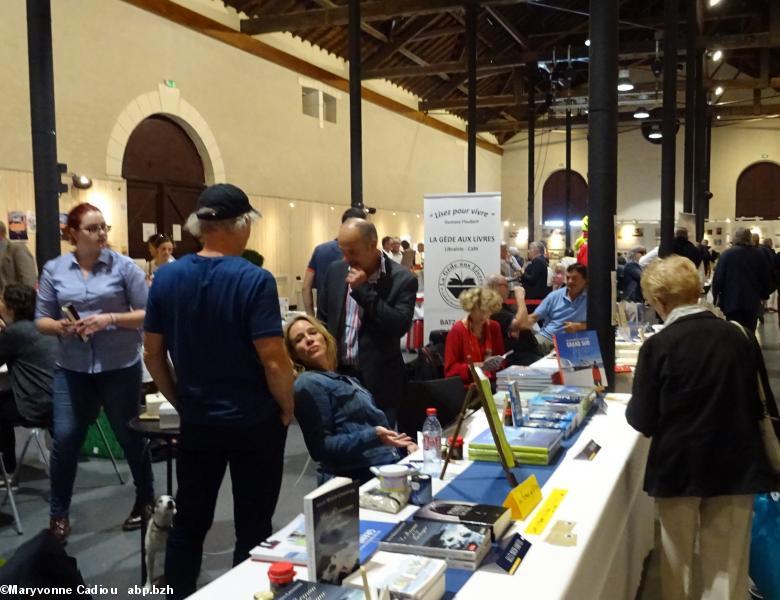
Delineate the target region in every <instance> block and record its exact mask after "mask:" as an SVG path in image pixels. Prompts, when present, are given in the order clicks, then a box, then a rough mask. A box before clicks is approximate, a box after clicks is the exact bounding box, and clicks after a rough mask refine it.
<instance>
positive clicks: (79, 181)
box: [71, 173, 92, 190]
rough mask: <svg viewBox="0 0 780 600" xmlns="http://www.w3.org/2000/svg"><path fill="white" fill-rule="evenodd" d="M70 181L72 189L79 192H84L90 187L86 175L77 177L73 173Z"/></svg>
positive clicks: (90, 184) (90, 181)
mask: <svg viewBox="0 0 780 600" xmlns="http://www.w3.org/2000/svg"><path fill="white" fill-rule="evenodd" d="M71 179H72V180H73V187H76V188H78V189H80V190H86V189H89V188H91V187H92V180H91V179H90V178H89V177H87V176H86V175H77V174H76V173H74V174H73V176H72V177H71Z"/></svg>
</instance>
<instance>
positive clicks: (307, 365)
mask: <svg viewBox="0 0 780 600" xmlns="http://www.w3.org/2000/svg"><path fill="white" fill-rule="evenodd" d="M284 342H285V346H286V347H287V352H288V354H289V355H290V358H292V360H293V363H295V365H296V367H297V368H298V370H299V371H300V373H299V375H298V377H297V378H296V380H295V386H294V394H295V417H296V419H298V423H299V424H300V426H301V431H302V432H303V439H304V441H305V442H306V448H307V449H308V450H309V454H311V457H312V458H313V459H314V460H316V461H317V462H319V483H322V482H324V481H327V480H328V479H330V478H332V477H335V476H341V477H349V478H351V479H357V480H359V481H360V482H361V483H364V482H366V481H368V480H369V479H371V477H372V476H373V475H372V474H371V471H370V467H372V466H378V465H386V464H391V463H394V462H397V461H398V460H399V459H400V458H401V456H400V454H399V452H398V449H399V448H406V449H407V450H409V451H414V450H415V449H416V447H415V445H414V443H413V442H412V439H411V438H410V437H409V436H407V435H406V434H403V433H398V432H397V431H393V430H391V429H390V428H389V425H388V423H387V417H385V413H384V412H382V411H381V410H380V409H379V408H377V407H376V405H375V404H374V399H373V398H372V397H371V394H370V393H369V392H368V390H366V389H365V388H364V387H363V386H362V385H360V383H359V382H358V381H357V380H356V379H354V378H352V377H348V376H346V375H341V374H340V373H337V372H336V364H337V357H336V340H335V339H333V336H332V335H330V333H328V331H327V329H325V327H323V325H322V324H321V323H320V322H319V321H317V320H316V319H315V318H314V317H311V316H309V315H301V316H299V317H296V318H295V319H294V320H293V321H292V322H291V323H290V324H289V325H288V326H287V329H286V330H285V333H284Z"/></svg>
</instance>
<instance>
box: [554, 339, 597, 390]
mask: <svg viewBox="0 0 780 600" xmlns="http://www.w3.org/2000/svg"><path fill="white" fill-rule="evenodd" d="M553 342H554V344H555V354H556V355H557V356H558V368H559V369H560V371H561V376H562V378H563V383H564V384H565V385H580V386H590V387H602V386H606V385H607V374H606V371H605V370H604V360H603V359H602V358H601V349H600V348H599V339H598V335H597V334H596V332H595V331H590V330H588V331H578V332H576V333H558V334H555V335H554V336H553Z"/></svg>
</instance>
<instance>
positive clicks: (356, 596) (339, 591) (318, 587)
mask: <svg viewBox="0 0 780 600" xmlns="http://www.w3.org/2000/svg"><path fill="white" fill-rule="evenodd" d="M365 597H366V596H365V593H364V592H363V591H362V590H356V589H353V588H347V587H341V586H340V585H331V584H327V583H319V582H318V583H315V582H313V581H303V580H302V579H298V580H296V581H293V582H292V583H291V584H290V585H286V586H284V587H283V588H282V589H281V590H280V591H278V592H276V594H274V600H313V599H315V598H316V599H317V600H365Z"/></svg>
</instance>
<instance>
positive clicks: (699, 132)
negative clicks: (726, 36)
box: [693, 50, 707, 241]
mask: <svg viewBox="0 0 780 600" xmlns="http://www.w3.org/2000/svg"><path fill="white" fill-rule="evenodd" d="M703 63H704V51H703V50H699V51H698V52H696V117H695V130H694V143H693V212H695V213H696V214H697V215H698V214H699V213H700V212H702V214H703V205H704V195H705V193H706V192H707V186H706V183H705V173H704V160H705V159H704V154H705V150H706V143H707V140H706V119H707V92H706V90H705V89H704V64H703ZM696 223H697V228H696V241H700V240H701V239H702V236H703V234H704V231H703V227H701V228H700V227H698V223H699V219H698V218H697V219H696ZM701 223H702V225H703V224H704V222H703V221H702V222H701Z"/></svg>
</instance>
